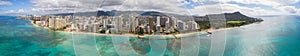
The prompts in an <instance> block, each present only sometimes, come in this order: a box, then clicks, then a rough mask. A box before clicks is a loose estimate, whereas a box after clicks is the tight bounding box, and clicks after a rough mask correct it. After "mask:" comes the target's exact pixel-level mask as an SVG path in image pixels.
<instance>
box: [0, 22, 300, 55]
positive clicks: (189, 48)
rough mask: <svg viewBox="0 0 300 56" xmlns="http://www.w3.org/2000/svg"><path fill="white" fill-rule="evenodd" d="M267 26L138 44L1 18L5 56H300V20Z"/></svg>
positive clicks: (123, 38)
mask: <svg viewBox="0 0 300 56" xmlns="http://www.w3.org/2000/svg"><path fill="white" fill-rule="evenodd" d="M262 18H264V20H265V21H264V22H261V23H254V24H251V25H247V26H242V27H240V28H236V29H230V30H226V31H217V32H213V35H212V36H210V37H208V36H206V35H201V34H199V35H191V36H186V37H184V38H182V39H167V40H163V39H161V38H160V39H158V38H155V37H161V36H152V37H154V38H151V39H138V38H133V37H128V36H101V35H93V34H76V33H62V32H56V31H52V30H48V29H44V28H42V27H35V26H33V25H32V24H30V21H27V20H21V19H17V18H16V17H13V16H0V56H75V55H76V56H99V55H102V56H122V55H129V56H141V55H148V56H178V55H183V56H197V55H198V56H299V55H300V45H299V43H300V31H299V30H300V17H297V16H274V17H262Z"/></svg>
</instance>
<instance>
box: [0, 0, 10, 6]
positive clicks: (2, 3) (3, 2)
mask: <svg viewBox="0 0 300 56" xmlns="http://www.w3.org/2000/svg"><path fill="white" fill-rule="evenodd" d="M5 5H12V3H11V2H9V1H3V0H0V6H5Z"/></svg>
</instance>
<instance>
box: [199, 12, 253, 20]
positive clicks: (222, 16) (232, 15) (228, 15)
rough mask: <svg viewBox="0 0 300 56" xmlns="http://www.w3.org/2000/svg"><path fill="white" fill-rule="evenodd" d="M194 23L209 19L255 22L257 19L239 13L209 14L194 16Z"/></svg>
mask: <svg viewBox="0 0 300 56" xmlns="http://www.w3.org/2000/svg"><path fill="white" fill-rule="evenodd" d="M194 19H195V20H196V21H208V20H209V19H226V20H255V19H258V18H252V17H248V16H246V15H243V14H242V13H240V12H234V13H222V14H210V15H206V16H195V17H194Z"/></svg>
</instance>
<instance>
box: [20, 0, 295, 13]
mask: <svg viewBox="0 0 300 56" xmlns="http://www.w3.org/2000/svg"><path fill="white" fill-rule="evenodd" d="M30 1H31V2H32V3H33V4H34V5H33V6H34V8H28V9H23V13H28V14H54V13H69V12H86V11H96V10H121V11H133V10H134V11H136V10H138V11H160V12H169V13H177V14H185V15H206V14H219V13H225V12H226V13H230V12H236V11H240V12H241V13H243V14H246V15H251V16H257V15H279V14H291V13H299V8H295V7H293V6H286V5H288V4H293V3H296V2H299V0H285V1H282V0H30ZM229 2H236V3H241V4H247V5H252V4H256V5H265V6H271V8H272V9H274V10H270V9H265V8H261V7H259V6H258V7H254V8H253V7H251V8H250V7H247V6H241V5H240V4H230V3H229ZM185 6H190V7H192V8H186V7H185ZM14 11H15V12H14V13H16V12H18V13H22V10H14Z"/></svg>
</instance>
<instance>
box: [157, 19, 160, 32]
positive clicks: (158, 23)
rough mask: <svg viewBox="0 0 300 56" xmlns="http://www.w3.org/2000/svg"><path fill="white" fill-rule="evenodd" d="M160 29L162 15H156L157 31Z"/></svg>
mask: <svg viewBox="0 0 300 56" xmlns="http://www.w3.org/2000/svg"><path fill="white" fill-rule="evenodd" d="M159 30H160V17H159V16H157V17H156V31H159Z"/></svg>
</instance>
